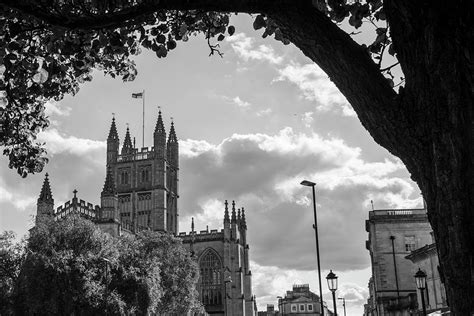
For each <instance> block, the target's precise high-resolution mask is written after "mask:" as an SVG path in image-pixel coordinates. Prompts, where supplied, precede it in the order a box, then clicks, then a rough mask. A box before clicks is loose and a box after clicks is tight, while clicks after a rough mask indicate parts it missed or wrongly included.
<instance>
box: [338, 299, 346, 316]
mask: <svg viewBox="0 0 474 316" xmlns="http://www.w3.org/2000/svg"><path fill="white" fill-rule="evenodd" d="M337 299H338V300H342V307H344V316H346V299H345V298H344V297H338V298H337Z"/></svg>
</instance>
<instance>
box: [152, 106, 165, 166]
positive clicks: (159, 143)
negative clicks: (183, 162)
mask: <svg viewBox="0 0 474 316" xmlns="http://www.w3.org/2000/svg"><path fill="white" fill-rule="evenodd" d="M153 147H154V150H155V153H156V156H157V158H161V159H166V158H167V157H166V130H165V126H164V124H163V117H162V116H161V110H159V111H158V120H157V121H156V125H155V132H154V133H153Z"/></svg>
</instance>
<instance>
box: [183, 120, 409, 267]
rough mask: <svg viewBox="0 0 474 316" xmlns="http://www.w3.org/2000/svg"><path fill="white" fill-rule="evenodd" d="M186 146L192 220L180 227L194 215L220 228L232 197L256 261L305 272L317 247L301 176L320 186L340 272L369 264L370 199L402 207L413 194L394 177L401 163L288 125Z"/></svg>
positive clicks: (326, 240) (328, 250)
mask: <svg viewBox="0 0 474 316" xmlns="http://www.w3.org/2000/svg"><path fill="white" fill-rule="evenodd" d="M181 148H183V150H181V155H182V156H181V170H180V172H181V173H182V175H183V178H184V177H185V181H186V183H187V186H186V187H183V188H182V191H181V195H182V196H185V197H186V199H183V201H182V204H181V208H180V209H181V211H182V214H181V216H182V217H181V218H182V219H185V218H186V220H187V222H185V223H183V225H185V226H189V217H190V216H194V217H195V220H197V219H199V218H202V220H199V221H200V222H202V223H203V225H204V222H205V221H209V222H211V223H215V225H218V226H219V227H221V222H222V219H223V206H222V203H223V201H224V200H225V199H228V200H233V199H235V200H236V202H238V204H239V205H241V206H244V207H245V209H246V210H247V217H248V223H249V224H248V225H249V240H250V243H251V246H252V247H253V249H256V252H255V255H254V257H253V260H255V262H257V263H258V264H261V265H269V264H270V261H272V262H273V263H271V264H273V265H275V266H277V267H279V268H281V269H285V268H286V269H295V270H308V269H310V268H311V267H312V262H313V261H314V258H313V253H312V252H308V249H313V247H314V239H313V238H314V233H313V231H312V228H311V223H312V222H313V219H312V212H311V207H310V206H311V203H312V196H311V190H308V188H306V187H302V186H301V185H300V182H301V180H303V179H310V180H315V181H316V182H317V183H318V184H317V187H316V189H317V196H318V197H317V204H318V214H319V215H318V216H320V218H319V219H318V220H320V222H321V225H322V226H321V236H322V237H321V245H322V246H321V247H322V251H323V252H324V253H325V254H326V256H325V257H324V258H323V259H322V260H323V262H324V264H327V265H330V266H332V267H334V268H335V269H340V270H347V269H362V268H366V267H367V266H368V264H369V258H368V254H367V253H366V250H365V248H364V243H363V241H364V240H365V238H366V236H365V232H364V228H363V227H364V220H365V219H366V217H367V211H368V210H370V204H368V203H367V201H370V199H371V198H378V197H382V196H388V197H390V198H385V199H377V203H379V204H380V206H381V207H382V205H383V206H384V207H388V206H397V205H398V203H401V201H405V200H410V198H412V196H413V195H414V194H416V191H415V186H414V185H413V184H412V183H411V182H410V181H409V180H408V179H405V178H401V177H399V176H396V175H394V173H395V172H398V171H399V170H403V168H404V167H403V165H402V164H401V163H400V161H399V160H397V159H385V160H383V161H366V160H364V159H363V158H362V151H361V149H360V148H357V147H351V146H349V145H347V144H346V143H345V142H344V141H343V140H341V139H338V138H334V137H326V138H324V137H322V136H320V135H318V134H314V133H311V134H310V133H306V134H305V133H297V132H295V131H294V130H293V129H291V128H289V127H287V128H284V129H282V130H281V131H280V132H278V133H276V134H274V135H269V134H263V133H257V134H234V135H232V136H230V137H228V138H226V139H224V140H222V141H221V142H220V143H219V144H212V143H209V142H206V141H196V140H186V141H183V142H181ZM206 205H207V206H206ZM206 208H210V209H211V210H212V211H209V210H207V209H206ZM198 214H200V215H198ZM270 227H271V229H270ZM331 227H338V228H339V229H338V230H337V231H335V230H333V229H331ZM212 228H217V227H212ZM282 232H285V233H284V234H282ZM275 244H278V245H279V247H278V252H277V253H275V251H274V246H273V245H275ZM334 244H337V245H339V246H338V247H332V246H331V245H334ZM293 258H298V260H294V259H293Z"/></svg>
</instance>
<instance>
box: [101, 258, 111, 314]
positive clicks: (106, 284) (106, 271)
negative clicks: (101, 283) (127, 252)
mask: <svg viewBox="0 0 474 316" xmlns="http://www.w3.org/2000/svg"><path fill="white" fill-rule="evenodd" d="M100 259H101V260H102V261H104V263H105V315H108V314H109V308H108V306H107V301H108V300H109V284H108V283H109V277H108V268H109V264H110V260H109V259H107V258H100Z"/></svg>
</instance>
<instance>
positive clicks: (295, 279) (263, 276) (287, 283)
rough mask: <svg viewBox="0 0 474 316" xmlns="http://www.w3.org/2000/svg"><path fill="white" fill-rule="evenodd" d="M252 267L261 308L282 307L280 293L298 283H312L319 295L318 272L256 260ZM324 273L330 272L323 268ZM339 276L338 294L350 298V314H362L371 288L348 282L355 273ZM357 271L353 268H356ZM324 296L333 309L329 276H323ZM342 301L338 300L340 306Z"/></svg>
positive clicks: (347, 299)
mask: <svg viewBox="0 0 474 316" xmlns="http://www.w3.org/2000/svg"><path fill="white" fill-rule="evenodd" d="M250 268H251V271H252V283H253V284H254V287H253V291H254V294H255V295H256V296H257V304H258V310H266V305H267V304H274V305H275V308H278V299H277V297H278V296H281V297H284V296H285V294H286V291H291V290H292V288H293V285H295V284H309V289H310V291H311V292H313V293H315V294H316V295H318V296H319V286H318V282H317V272H316V271H315V270H310V271H298V270H294V269H281V268H279V267H277V266H262V265H259V264H258V263H256V262H255V261H250ZM321 272H322V277H323V278H324V276H325V275H326V274H327V273H328V272H329V271H326V270H323V271H321ZM336 273H337V275H338V277H339V286H338V291H337V295H338V297H344V298H345V299H346V308H347V312H348V315H360V314H361V313H362V312H363V306H364V303H365V302H366V300H367V297H368V289H367V288H362V287H360V286H359V285H357V284H355V283H353V282H347V281H345V280H347V278H351V275H350V274H351V273H344V272H338V271H337V272H336ZM352 273H353V272H352ZM323 282H324V283H323V299H324V301H325V302H326V304H327V305H328V306H329V308H330V309H331V310H332V295H331V294H330V292H329V290H328V289H327V286H326V284H325V280H323ZM340 303H341V302H338V303H337V304H338V308H341V307H342V306H341V307H339V305H340Z"/></svg>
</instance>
